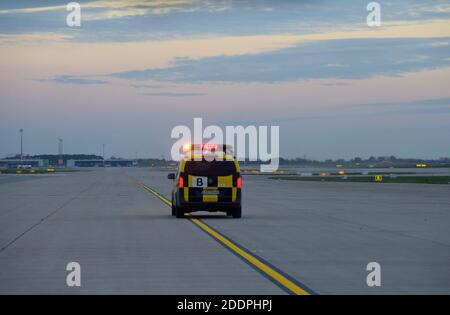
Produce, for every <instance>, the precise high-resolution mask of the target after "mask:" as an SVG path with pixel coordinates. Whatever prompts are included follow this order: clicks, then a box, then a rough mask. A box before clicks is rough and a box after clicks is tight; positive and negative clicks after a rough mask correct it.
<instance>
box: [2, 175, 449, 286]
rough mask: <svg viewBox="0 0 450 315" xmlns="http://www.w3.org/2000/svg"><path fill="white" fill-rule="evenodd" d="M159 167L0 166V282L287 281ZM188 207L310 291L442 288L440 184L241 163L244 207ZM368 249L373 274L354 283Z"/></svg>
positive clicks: (444, 236)
mask: <svg viewBox="0 0 450 315" xmlns="http://www.w3.org/2000/svg"><path fill="white" fill-rule="evenodd" d="M166 175H167V172H164V171H159V170H151V169H146V168H129V169H115V168H106V169H97V170H92V171H82V172H77V173H68V174H51V175H35V176H21V175H1V176H0V294H18V293H39V294H52V293H53V294H91V293H93V294H113V293H116V294H286V293H289V290H286V288H285V287H283V285H282V284H280V283H279V282H277V281H276V280H274V279H271V278H270V276H267V274H264V272H262V271H261V270H258V268H257V267H255V266H252V265H251V264H250V263H249V262H248V261H245V259H243V258H242V257H240V256H239V255H238V254H236V253H233V252H232V250H230V249H229V248H227V246H224V245H223V244H221V243H220V242H219V241H217V240H216V239H214V237H211V235H209V234H208V233H206V232H205V231H204V230H202V229H201V228H200V227H199V226H198V225H196V224H194V223H193V222H192V221H191V220H189V219H175V218H173V217H171V216H170V208H169V207H168V206H167V204H165V203H164V202H162V201H161V199H159V198H157V197H155V195H154V194H152V193H150V192H149V191H148V190H146V189H144V188H143V187H142V185H141V183H142V184H145V185H146V186H148V187H151V188H152V189H153V190H155V191H156V192H158V193H160V194H162V195H163V196H166V197H169V196H170V189H171V181H170V180H167V179H166ZM197 218H199V219H200V222H203V223H204V224H206V225H207V226H209V227H211V228H212V229H213V230H214V231H217V232H218V233H220V235H223V236H224V237H225V238H226V239H229V240H230V241H232V242H233V244H237V245H238V246H240V247H241V248H243V249H244V250H245V251H247V252H248V253H249V254H250V255H251V256H252V257H256V259H261V261H263V262H266V263H268V264H269V266H271V267H273V268H274V270H276V271H279V272H280V273H281V274H282V275H284V276H286V277H287V278H288V279H292V280H293V282H294V283H297V284H299V285H300V286H302V287H303V288H305V289H306V290H307V292H310V293H318V294H389V293H393V294H418V293H424V294H433V293H444V294H450V268H449V266H450V228H449V227H450V185H448V186H447V185H423V184H377V183H324V182H300V181H299V182H296V181H294V182H291V181H278V180H271V179H267V178H266V177H265V176H245V177H244V191H243V218H242V219H239V220H236V219H232V218H229V217H225V216H223V215H222V214H220V213H217V214H207V213H198V216H197ZM372 261H375V262H378V263H379V264H380V265H381V279H382V280H381V281H382V283H381V284H382V285H381V287H368V286H367V284H366V276H367V274H368V271H366V265H367V264H368V263H369V262H372ZM69 262H78V263H79V264H80V265H81V287H68V286H67V285H66V276H67V274H68V271H66V265H67V264H68V263H69ZM309 290H310V291H309Z"/></svg>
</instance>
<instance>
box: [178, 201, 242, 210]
mask: <svg viewBox="0 0 450 315" xmlns="http://www.w3.org/2000/svg"><path fill="white" fill-rule="evenodd" d="M180 206H181V208H183V210H184V211H185V212H194V211H209V212H215V211H225V212H226V211H231V210H233V209H236V208H239V207H241V203H240V202H182V203H181V204H180Z"/></svg>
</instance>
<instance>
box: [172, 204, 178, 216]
mask: <svg viewBox="0 0 450 315" xmlns="http://www.w3.org/2000/svg"><path fill="white" fill-rule="evenodd" d="M176 215H177V207H175V206H174V204H173V201H172V217H174V216H176Z"/></svg>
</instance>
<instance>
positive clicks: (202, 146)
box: [182, 143, 233, 154]
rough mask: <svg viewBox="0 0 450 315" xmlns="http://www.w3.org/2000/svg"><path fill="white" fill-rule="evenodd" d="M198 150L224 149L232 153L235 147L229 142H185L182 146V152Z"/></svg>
mask: <svg viewBox="0 0 450 315" xmlns="http://www.w3.org/2000/svg"><path fill="white" fill-rule="evenodd" d="M195 151H198V152H199V153H200V152H203V151H207V152H217V151H219V152H220V151H222V152H224V153H225V154H232V153H233V147H232V146H231V145H228V144H216V143H203V144H185V145H184V146H183V147H182V153H189V152H191V153H192V152H195Z"/></svg>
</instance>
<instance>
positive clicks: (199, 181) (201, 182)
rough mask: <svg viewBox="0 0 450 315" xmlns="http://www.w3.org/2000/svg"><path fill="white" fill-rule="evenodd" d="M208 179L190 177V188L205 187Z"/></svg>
mask: <svg viewBox="0 0 450 315" xmlns="http://www.w3.org/2000/svg"><path fill="white" fill-rule="evenodd" d="M207 186H208V177H198V176H192V187H207Z"/></svg>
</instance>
